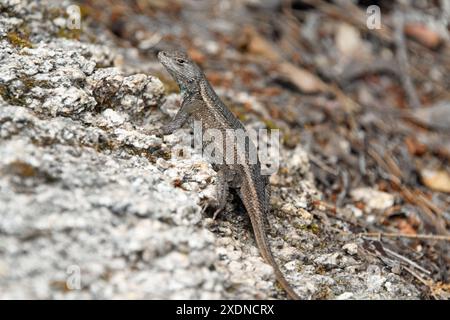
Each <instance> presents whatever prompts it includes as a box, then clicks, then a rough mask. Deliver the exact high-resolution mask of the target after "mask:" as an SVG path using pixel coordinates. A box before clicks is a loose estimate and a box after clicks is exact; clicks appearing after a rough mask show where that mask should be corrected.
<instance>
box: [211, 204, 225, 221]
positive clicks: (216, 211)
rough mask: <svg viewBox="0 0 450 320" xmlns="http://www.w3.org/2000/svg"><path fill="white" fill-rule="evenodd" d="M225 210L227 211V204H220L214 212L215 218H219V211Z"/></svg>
mask: <svg viewBox="0 0 450 320" xmlns="http://www.w3.org/2000/svg"><path fill="white" fill-rule="evenodd" d="M224 211H225V206H224V205H221V206H219V207H218V208H217V209H216V210H215V211H214V214H213V220H216V218H217V216H218V215H219V213H222V212H224Z"/></svg>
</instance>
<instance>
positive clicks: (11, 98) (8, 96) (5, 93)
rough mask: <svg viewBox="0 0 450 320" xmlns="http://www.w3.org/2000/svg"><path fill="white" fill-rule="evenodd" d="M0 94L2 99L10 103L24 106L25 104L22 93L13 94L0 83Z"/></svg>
mask: <svg viewBox="0 0 450 320" xmlns="http://www.w3.org/2000/svg"><path fill="white" fill-rule="evenodd" d="M0 96H2V98H3V100H5V101H6V102H8V103H9V104H11V105H15V106H24V105H26V98H25V96H24V95H21V96H18V97H17V96H15V95H14V94H13V93H12V92H11V91H10V90H9V88H8V86H7V85H5V84H0Z"/></svg>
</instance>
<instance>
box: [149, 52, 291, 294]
mask: <svg viewBox="0 0 450 320" xmlns="http://www.w3.org/2000/svg"><path fill="white" fill-rule="evenodd" d="M158 59H159V60H160V62H161V63H162V64H163V65H164V67H165V68H166V69H167V71H168V72H169V73H170V74H171V76H172V77H173V78H174V79H175V81H176V82H177V83H178V85H179V86H180V90H181V95H182V100H183V101H182V104H181V108H180V110H179V111H178V113H177V115H176V116H175V117H174V119H172V121H171V122H170V123H169V124H167V125H165V126H163V127H162V128H160V129H158V130H156V131H154V132H152V133H155V134H170V133H172V132H173V131H175V130H177V129H179V128H181V127H182V126H183V125H184V124H186V123H188V122H189V123H192V120H197V121H201V122H202V128H203V131H206V130H208V129H218V130H219V131H220V132H221V133H222V136H223V139H224V140H223V141H225V131H226V130H227V129H232V130H236V129H240V130H244V132H245V127H244V126H243V125H242V123H241V122H240V121H239V120H238V119H237V118H236V117H235V116H234V115H233V114H232V113H231V111H230V110H229V109H228V108H227V107H226V106H225V104H224V103H223V102H222V101H221V100H220V99H219V97H218V96H217V94H216V93H215V91H214V90H213V88H212V87H211V85H210V84H209V82H208V80H207V79H206V77H205V75H204V74H203V72H202V71H201V69H200V68H199V67H198V66H197V65H196V64H195V63H194V62H193V61H191V60H190V59H189V57H187V55H186V54H184V53H182V52H164V51H161V52H159V54H158ZM246 143H247V145H246V147H247V148H249V146H250V147H254V146H253V144H252V142H251V141H249V140H247V141H246ZM235 148H236V147H235ZM235 150H236V149H235ZM221 157H222V159H224V156H223V154H221ZM213 166H214V168H215V169H216V170H217V171H218V173H219V174H218V176H219V177H221V180H222V184H223V188H222V189H223V190H222V194H221V195H220V197H219V199H220V204H219V206H218V211H220V210H222V209H223V208H224V207H225V203H226V192H227V190H228V187H232V188H235V189H236V190H237V191H238V194H239V196H240V198H241V200H242V202H243V204H244V206H245V208H246V210H247V212H248V214H249V216H250V221H251V223H252V227H253V232H254V234H255V239H256V244H257V245H258V248H259V251H260V253H261V256H262V257H263V258H264V260H265V261H266V262H267V263H269V264H270V265H271V266H272V267H273V269H274V271H275V276H276V278H277V281H278V282H279V283H280V285H281V286H282V287H283V289H284V290H285V291H286V293H287V294H288V295H289V297H290V298H292V299H299V296H298V295H297V294H296V293H295V292H294V290H293V289H292V287H291V286H290V285H289V283H288V282H287V281H286V278H285V277H284V276H283V273H282V272H281V270H280V268H279V267H278V264H277V263H276V261H275V259H274V257H273V255H272V251H271V250H270V246H269V242H268V240H267V236H266V232H265V217H266V214H267V212H268V211H269V208H268V194H269V185H268V179H267V177H266V176H263V175H261V168H260V163H259V161H257V162H256V163H255V164H252V163H251V162H250V161H249V158H248V156H247V155H244V158H243V161H241V162H237V163H236V164H226V163H225V161H223V164H220V165H215V164H213Z"/></svg>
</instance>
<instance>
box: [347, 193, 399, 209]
mask: <svg viewBox="0 0 450 320" xmlns="http://www.w3.org/2000/svg"><path fill="white" fill-rule="evenodd" d="M351 196H352V198H353V200H355V201H362V202H364V204H365V205H366V207H365V211H366V212H370V211H371V210H386V209H387V208H390V207H392V206H393V205H394V196H393V195H391V194H389V193H386V192H382V191H378V190H375V189H371V188H358V189H354V190H352V191H351Z"/></svg>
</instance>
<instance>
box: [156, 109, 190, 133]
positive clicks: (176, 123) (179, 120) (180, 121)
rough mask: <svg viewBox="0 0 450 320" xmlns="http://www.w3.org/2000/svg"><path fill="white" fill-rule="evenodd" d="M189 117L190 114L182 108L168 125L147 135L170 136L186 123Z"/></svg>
mask: <svg viewBox="0 0 450 320" xmlns="http://www.w3.org/2000/svg"><path fill="white" fill-rule="evenodd" d="M189 116H190V114H189V113H188V112H186V110H184V108H181V109H180V110H179V111H178V113H177V114H176V115H175V117H174V118H173V119H172V120H171V121H170V122H169V123H168V124H166V125H163V126H162V127H161V128H158V129H153V130H150V131H149V132H148V133H147V134H149V135H156V136H163V135H168V134H172V133H173V132H174V131H175V130H178V129H180V128H181V127H182V126H183V125H184V124H185V123H186V122H187V121H188V119H189Z"/></svg>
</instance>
